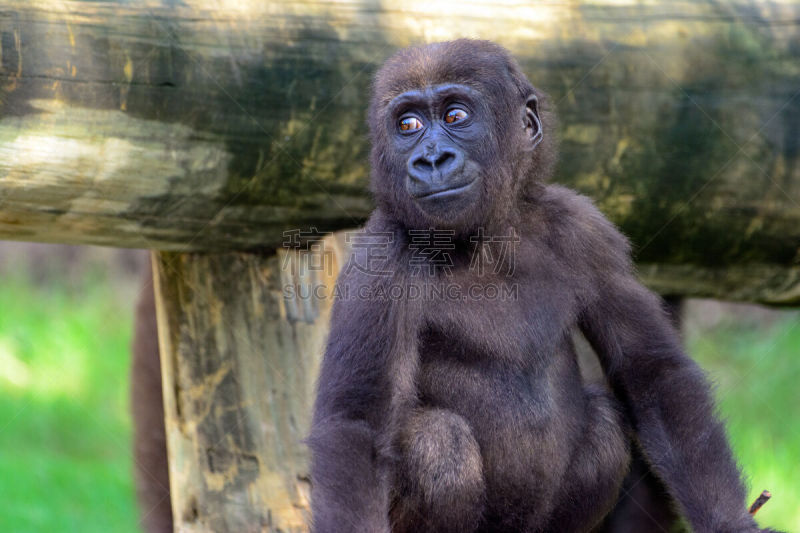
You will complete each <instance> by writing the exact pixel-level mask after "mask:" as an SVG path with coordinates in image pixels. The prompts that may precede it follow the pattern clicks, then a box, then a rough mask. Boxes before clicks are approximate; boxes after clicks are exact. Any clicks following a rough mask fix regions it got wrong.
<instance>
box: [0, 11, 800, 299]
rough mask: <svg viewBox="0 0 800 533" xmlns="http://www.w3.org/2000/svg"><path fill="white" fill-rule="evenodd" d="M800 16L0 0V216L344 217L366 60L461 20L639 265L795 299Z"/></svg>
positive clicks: (38, 231)
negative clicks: (537, 116) (495, 49)
mask: <svg viewBox="0 0 800 533" xmlns="http://www.w3.org/2000/svg"><path fill="white" fill-rule="evenodd" d="M522 21H524V23H521V22H522ZM798 35H800V2H797V1H784V2H771V1H763V2H744V1H742V2H734V1H731V2H702V3H700V2H689V1H677V2H673V1H669V2H668V1H666V0H651V1H648V2H636V3H627V2H616V1H613V2H612V1H610V0H607V1H604V0H599V1H591V2H589V1H584V2H557V3H547V4H544V5H542V4H539V3H535V2H530V3H529V4H527V3H520V2H512V1H508V2H486V3H480V2H476V3H472V2H471V3H466V4H464V3H461V2H422V1H419V2H416V1H415V2H404V3H403V5H402V9H396V8H392V7H390V6H389V5H388V4H383V3H379V2H376V1H368V0H357V1H341V2H331V3H319V2H310V1H294V2H288V3H287V2H255V1H245V2H240V1H237V2H233V1H228V2H226V1H222V2H213V3H212V2H207V1H205V0H187V1H185V2H179V3H176V2H174V1H172V0H149V1H145V0H141V1H136V2H125V3H122V2H120V3H117V4H113V3H97V2H90V1H74V2H52V1H49V0H7V1H6V2H4V4H3V8H2V9H0V238H9V239H18V240H43V241H59V242H81V243H93V244H105V245H115V246H133V247H148V248H157V249H164V250H224V249H247V248H254V247H255V248H258V247H272V246H276V245H278V244H279V243H280V241H281V232H282V230H284V229H287V228H290V227H299V228H307V227H308V226H310V225H315V226H317V227H318V228H319V229H320V230H333V229H337V228H342V227H353V226H355V225H357V224H358V223H360V222H361V221H363V219H364V217H365V216H366V215H367V213H368V212H369V210H370V202H369V199H368V196H367V194H366V177H367V172H368V169H367V162H366V155H367V143H366V140H365V137H364V127H363V124H364V110H365V97H366V93H367V89H368V83H369V78H370V75H371V73H372V72H373V71H374V69H375V67H376V65H378V64H379V63H380V62H381V61H382V60H383V59H384V58H385V57H386V56H387V55H388V54H390V53H391V52H392V51H393V50H394V49H396V48H398V47H400V46H405V45H407V44H411V43H414V42H422V41H430V40H437V39H447V38H452V37H457V36H473V37H481V38H491V39H494V40H497V41H499V42H500V43H501V44H503V45H505V46H507V47H509V48H510V49H511V50H512V52H514V53H515V55H516V56H517V57H519V58H520V61H521V63H522V65H523V67H524V69H525V71H526V72H527V73H528V74H529V76H530V77H531V79H533V80H534V81H535V82H536V83H537V84H538V85H540V86H541V87H542V88H544V89H545V90H546V91H548V92H549V93H550V94H551V95H552V99H553V101H554V103H555V104H556V107H557V108H558V112H559V114H560V117H561V126H560V132H561V133H560V134H561V137H562V142H561V149H562V163H561V165H560V167H559V171H558V176H557V181H559V182H563V183H566V184H567V185H570V186H573V187H575V188H577V189H579V190H581V191H583V192H586V193H587V194H589V195H590V196H592V197H593V198H594V199H595V200H596V201H597V202H598V204H599V205H600V207H601V208H602V209H603V211H604V212H606V213H607V214H608V215H609V216H610V217H611V218H612V219H613V220H614V221H615V222H616V223H618V224H619V225H620V226H621V227H622V229H623V231H625V233H627V234H628V235H629V236H631V238H632V240H633V242H634V244H635V245H636V249H637V255H638V260H639V262H640V263H641V264H642V265H643V270H644V271H650V270H657V271H658V272H659V276H660V277H661V278H663V276H669V273H671V272H676V270H675V267H676V266H678V265H681V269H680V275H681V276H682V277H683V279H677V278H673V277H669V279H661V281H659V283H662V282H663V284H664V285H666V286H669V287H670V288H671V289H672V290H676V291H679V292H681V293H684V294H690V295H704V296H725V295H726V293H725V292H724V291H726V290H727V287H728V286H729V285H735V284H736V283H738V280H739V279H740V278H742V279H743V280H744V283H746V284H747V285H748V286H747V287H745V288H743V289H742V290H739V291H737V294H741V295H742V297H746V298H748V299H753V300H756V301H768V302H783V303H791V302H794V303H796V302H798V301H800V299H798V297H797V292H798V290H799V289H798V285H797V279H798V244H799V243H800V165H798V157H800V95H798V90H800V62H798V61H797V58H796V50H797V46H798V42H799V37H798ZM687 265H688V266H690V267H691V268H689V267H687ZM730 266H736V267H737V268H738V269H739V270H740V271H741V273H742V274H743V275H742V276H739V275H738V274H737V275H736V276H733V277H731V276H730V275H729V274H727V272H728V271H727V268H728V267H730ZM762 271H768V272H770V279H771V281H770V284H769V287H768V289H767V290H766V292H765V290H762V286H763V284H764V281H763V280H757V281H756V283H755V284H750V281H749V280H750V279H752V278H753V277H754V276H755V275H757V274H758V273H759V272H762ZM723 278H727V281H724V280H723V281H719V280H721V279H723ZM734 280H735V281H734ZM723 287H725V289H724V290H723Z"/></svg>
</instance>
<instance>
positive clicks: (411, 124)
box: [399, 117, 422, 133]
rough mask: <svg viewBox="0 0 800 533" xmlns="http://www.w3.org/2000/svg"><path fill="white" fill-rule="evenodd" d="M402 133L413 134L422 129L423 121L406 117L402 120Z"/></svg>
mask: <svg viewBox="0 0 800 533" xmlns="http://www.w3.org/2000/svg"><path fill="white" fill-rule="evenodd" d="M399 125H400V131H405V132H408V133H411V132H412V131H417V130H421V129H422V121H421V120H420V119H418V118H417V117H406V118H401V119H400V123H399Z"/></svg>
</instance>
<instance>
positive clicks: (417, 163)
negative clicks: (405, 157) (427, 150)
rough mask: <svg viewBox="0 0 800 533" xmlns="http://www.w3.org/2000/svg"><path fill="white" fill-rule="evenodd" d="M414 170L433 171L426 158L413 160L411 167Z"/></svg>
mask: <svg viewBox="0 0 800 533" xmlns="http://www.w3.org/2000/svg"><path fill="white" fill-rule="evenodd" d="M412 166H413V167H414V169H415V170H418V171H421V172H430V171H432V170H433V164H432V163H431V162H430V161H429V160H428V158H427V157H418V158H417V159H415V160H414V163H413V165H412Z"/></svg>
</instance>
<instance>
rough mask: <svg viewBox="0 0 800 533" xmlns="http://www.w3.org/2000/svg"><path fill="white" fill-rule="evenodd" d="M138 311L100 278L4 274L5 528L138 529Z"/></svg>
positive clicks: (0, 342) (0, 527)
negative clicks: (131, 346) (70, 280)
mask: <svg viewBox="0 0 800 533" xmlns="http://www.w3.org/2000/svg"><path fill="white" fill-rule="evenodd" d="M131 316H132V304H131V303H130V302H129V301H125V300H124V299H122V298H119V294H118V293H117V292H114V291H112V290H111V289H110V288H109V286H108V284H107V283H104V282H103V280H102V279H101V281H100V282H81V283H79V284H77V285H75V286H72V287H70V286H68V285H67V284H66V283H59V284H55V285H44V286H36V285H35V284H33V283H31V282H29V281H28V280H26V279H24V278H22V277H14V278H13V279H9V278H5V279H0V531H3V532H4V533H5V532H9V533H11V532H13V533H17V532H19V533H27V532H56V531H58V532H72V531H76V532H82V533H91V532H95V531H96V532H98V533H100V532H103V533H108V532H131V533H134V532H137V531H139V530H138V527H137V521H138V519H137V515H136V509H135V506H134V495H133V483H132V470H131V463H132V459H131V444H130V434H131V427H130V420H129V415H128V397H127V395H128V383H127V376H128V364H129V361H130V357H129V350H128V343H129V341H130V335H131Z"/></svg>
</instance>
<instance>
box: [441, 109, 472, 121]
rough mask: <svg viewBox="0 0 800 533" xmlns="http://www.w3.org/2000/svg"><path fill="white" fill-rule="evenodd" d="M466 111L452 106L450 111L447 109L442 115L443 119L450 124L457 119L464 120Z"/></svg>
mask: <svg viewBox="0 0 800 533" xmlns="http://www.w3.org/2000/svg"><path fill="white" fill-rule="evenodd" d="M467 116H468V115H467V112H466V111H464V110H463V109H460V108H458V107H454V108H453V109H451V110H450V111H448V112H447V113H446V114H445V116H444V121H445V122H447V123H448V124H452V123H453V122H458V121H459V120H464V119H465V118H467Z"/></svg>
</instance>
